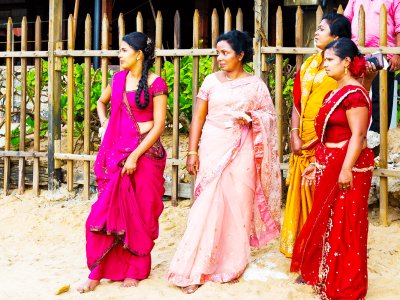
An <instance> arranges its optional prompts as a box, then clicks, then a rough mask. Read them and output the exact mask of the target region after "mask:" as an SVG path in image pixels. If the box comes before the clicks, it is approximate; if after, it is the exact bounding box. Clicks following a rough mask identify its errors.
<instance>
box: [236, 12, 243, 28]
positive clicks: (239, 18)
mask: <svg viewBox="0 0 400 300" xmlns="http://www.w3.org/2000/svg"><path fill="white" fill-rule="evenodd" d="M236 30H239V31H243V12H242V9H241V8H240V7H239V9H238V12H237V14H236Z"/></svg>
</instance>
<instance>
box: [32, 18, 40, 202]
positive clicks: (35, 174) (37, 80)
mask: <svg viewBox="0 0 400 300" xmlns="http://www.w3.org/2000/svg"><path fill="white" fill-rule="evenodd" d="M41 47H42V21H41V19H40V17H39V16H38V17H37V18H36V23H35V51H40V49H41ZM41 85H42V61H41V58H40V57H36V58H35V98H34V103H35V106H34V121H35V122H34V137H33V151H34V152H39V151H40V94H41V91H42V88H41ZM39 167H40V158H39V157H35V158H34V159H33V179H32V185H33V193H34V194H35V195H36V196H39V194H40V190H39V183H40V182H39V179H40V176H39Z"/></svg>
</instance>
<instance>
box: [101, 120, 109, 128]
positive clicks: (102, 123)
mask: <svg viewBox="0 0 400 300" xmlns="http://www.w3.org/2000/svg"><path fill="white" fill-rule="evenodd" d="M107 120H108V119H107V118H105V119H104V120H103V122H100V125H101V127H103V125H104V122H105V121H107Z"/></svg>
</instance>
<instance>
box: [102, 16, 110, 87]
mask: <svg viewBox="0 0 400 300" xmlns="http://www.w3.org/2000/svg"><path fill="white" fill-rule="evenodd" d="M108 31H109V26H108V18H107V15H106V14H104V16H103V21H102V25H101V50H108ZM107 85H108V58H107V57H105V56H103V57H102V58H101V87H102V89H103V90H104V89H105V88H106V87H107Z"/></svg>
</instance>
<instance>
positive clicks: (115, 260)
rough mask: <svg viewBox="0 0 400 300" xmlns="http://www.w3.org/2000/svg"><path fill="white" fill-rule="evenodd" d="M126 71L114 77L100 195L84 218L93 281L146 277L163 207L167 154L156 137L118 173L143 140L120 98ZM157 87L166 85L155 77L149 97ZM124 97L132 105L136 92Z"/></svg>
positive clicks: (99, 169) (99, 166)
mask: <svg viewBox="0 0 400 300" xmlns="http://www.w3.org/2000/svg"><path fill="white" fill-rule="evenodd" d="M126 75H127V72H126V71H121V72H118V73H116V74H115V75H114V77H113V79H112V80H113V81H112V95H111V115H110V120H109V123H108V127H107V130H106V133H105V136H104V140H103V142H102V144H101V146H100V150H99V153H98V155H97V157H96V162H95V165H94V170H95V174H96V181H97V184H98V191H99V196H98V200H97V201H96V202H95V203H94V204H93V205H92V209H91V212H90V214H89V216H88V219H87V221H86V254H87V265H88V267H89V269H90V271H91V272H90V275H89V278H90V279H93V280H100V279H102V278H108V279H111V280H123V279H125V278H132V279H137V280H141V279H145V278H147V277H148V275H149V273H150V267H151V256H150V252H151V250H152V248H153V246H154V240H155V239H156V238H157V237H158V232H159V228H158V217H159V216H160V214H161V212H162V210H163V203H162V196H163V194H164V177H163V172H164V167H165V160H166V154H165V150H164V148H163V147H162V145H161V143H160V141H157V142H156V143H155V144H154V145H153V146H152V147H151V148H150V149H149V150H148V151H147V152H146V153H145V154H143V155H142V156H141V157H140V158H139V160H138V162H137V170H136V171H135V172H134V174H132V175H130V176H127V175H124V176H123V177H121V175H120V173H121V170H122V167H121V164H120V163H121V162H122V161H123V160H124V159H126V158H127V157H128V156H129V154H130V153H131V152H132V151H133V150H134V149H135V148H136V147H137V146H138V145H139V143H140V140H141V136H140V132H139V129H138V125H137V123H136V121H135V120H134V119H133V118H132V116H131V115H130V114H129V111H128V109H127V106H126V104H125V103H124V101H123V95H124V93H125V79H126ZM160 89H161V90H165V89H166V86H165V83H164V81H163V80H162V79H161V78H157V79H156V81H155V82H154V84H153V85H152V86H151V87H149V94H150V99H151V101H152V95H154V94H156V93H159V92H160V91H159V90H160ZM128 101H129V105H130V106H134V105H135V103H134V97H130V98H128ZM155 150H157V151H155ZM154 153H158V155H154Z"/></svg>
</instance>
